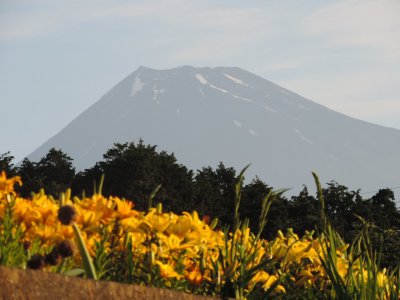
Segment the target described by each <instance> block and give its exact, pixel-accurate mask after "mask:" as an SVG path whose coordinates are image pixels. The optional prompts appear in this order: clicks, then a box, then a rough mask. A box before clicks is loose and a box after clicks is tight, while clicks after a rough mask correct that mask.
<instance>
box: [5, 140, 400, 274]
mask: <svg viewBox="0 0 400 300" xmlns="http://www.w3.org/2000/svg"><path fill="white" fill-rule="evenodd" d="M13 161H14V157H13V156H12V155H11V153H10V152H7V153H4V154H0V170H4V171H6V173H7V174H8V176H15V175H19V176H21V178H22V181H23V185H22V186H20V187H18V188H17V190H18V193H19V194H20V195H21V196H23V197H28V196H30V194H31V193H36V192H39V191H40V189H44V190H45V191H46V193H48V194H50V195H52V196H53V197H58V195H59V194H60V192H64V191H65V190H66V189H67V188H71V189H72V194H73V195H79V196H81V195H82V194H84V195H91V194H93V192H94V191H95V190H96V187H97V186H98V185H99V181H100V179H101V177H102V176H103V175H104V184H103V188H102V193H103V194H104V195H105V196H109V195H114V196H119V197H123V198H126V199H130V200H132V201H133V202H134V204H135V208H136V209H140V210H146V209H147V206H148V198H149V196H150V195H151V194H152V192H153V191H154V190H155V189H156V188H157V187H158V186H159V189H158V191H157V194H156V196H155V198H154V204H156V203H159V202H161V203H162V205H163V207H164V208H165V209H166V210H171V211H174V212H177V213H179V212H182V211H193V210H196V211H197V212H198V213H199V215H200V216H201V217H202V218H204V219H206V220H212V219H213V218H218V219H219V226H221V227H223V226H232V223H233V214H234V209H233V202H234V197H235V185H236V183H237V180H238V175H239V174H238V173H239V172H238V171H237V170H235V169H234V168H232V167H228V166H225V165H224V164H223V163H222V162H221V163H220V164H219V165H218V167H217V168H215V169H214V168H212V167H209V166H208V167H203V168H202V169H200V170H196V171H193V170H189V169H188V168H187V167H185V166H183V165H182V164H179V163H178V162H177V159H176V157H175V156H174V154H170V153H167V152H165V151H158V150H157V146H152V145H146V144H145V143H144V142H143V141H142V140H141V141H139V142H138V143H124V144H119V143H116V144H114V146H113V147H112V148H111V149H109V150H108V151H107V152H106V153H105V154H104V155H103V160H101V161H99V162H97V163H96V164H95V165H94V166H93V167H91V168H89V169H86V170H84V171H81V172H76V170H75V168H74V167H73V160H72V159H71V158H70V157H69V156H68V155H67V154H65V153H64V152H63V151H62V150H58V149H55V148H52V149H50V150H49V152H48V153H47V154H46V155H45V156H44V157H43V158H42V159H40V160H39V161H38V162H32V161H30V160H29V159H28V158H25V159H24V160H23V161H22V163H21V164H19V165H18V166H16V165H15V164H14V162H13ZM239 171H240V170H239ZM310 176H311V173H310ZM246 182H248V183H243V185H242V201H241V206H240V210H239V212H240V215H241V217H242V218H248V219H249V222H250V225H251V227H252V228H253V229H256V228H257V226H258V222H259V214H260V209H261V200H262V199H263V197H264V196H265V195H266V194H267V193H268V192H269V191H271V190H272V189H273V187H271V186H269V185H268V184H267V183H265V182H263V181H262V180H260V178H258V177H255V178H253V179H252V180H246ZM323 195H324V198H325V203H326V207H325V209H326V213H327V215H328V216H329V218H330V220H331V222H332V224H333V225H334V227H335V228H336V230H337V231H338V232H339V234H340V235H341V236H342V238H343V239H344V240H345V241H352V240H353V238H354V237H355V236H356V235H357V234H358V233H359V232H360V230H361V228H362V224H361V221H360V219H359V217H362V218H364V219H365V220H366V221H367V222H368V223H369V224H370V227H369V233H370V237H371V244H372V245H373V246H374V247H375V250H377V251H378V252H380V253H381V261H380V264H381V266H382V267H387V266H395V265H397V264H399V263H400V251H398V249H400V211H399V210H398V208H397V207H396V203H395V199H394V193H393V191H392V190H390V189H388V188H385V189H381V190H379V191H377V192H376V193H375V194H374V195H372V196H371V197H369V198H364V197H362V196H361V194H360V190H356V191H353V190H349V189H348V188H347V187H346V186H343V185H341V184H339V183H337V182H334V181H332V182H329V183H327V184H326V186H325V187H324V188H323ZM321 226H322V220H321V219H320V213H319V201H318V199H317V197H316V195H313V194H310V193H309V191H308V188H307V187H306V186H304V188H303V190H302V191H301V192H300V193H299V194H298V195H295V196H292V197H290V198H287V197H285V195H284V194H279V196H278V197H276V199H275V201H274V202H273V204H272V205H271V208H270V211H269V215H268V223H267V226H266V228H265V230H264V232H263V237H264V238H266V239H272V238H273V237H274V236H276V232H277V230H282V231H284V230H286V229H287V228H293V230H294V231H295V232H296V233H298V234H299V235H302V234H303V233H305V231H312V230H315V231H319V230H321Z"/></svg>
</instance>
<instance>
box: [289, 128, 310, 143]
mask: <svg viewBox="0 0 400 300" xmlns="http://www.w3.org/2000/svg"><path fill="white" fill-rule="evenodd" d="M294 132H296V134H297V135H298V136H299V137H300V138H301V139H302V140H303V141H305V142H307V143H309V144H314V142H313V141H312V140H310V139H308V138H306V137H305V136H304V135H303V134H302V133H301V131H300V130H299V129H297V128H296V129H295V130H294Z"/></svg>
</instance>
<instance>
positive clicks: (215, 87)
mask: <svg viewBox="0 0 400 300" xmlns="http://www.w3.org/2000/svg"><path fill="white" fill-rule="evenodd" d="M208 86H209V87H210V88H213V89H216V90H219V91H221V92H223V93H229V91H227V90H224V89H221V88H220V87H217V86H215V85H213V84H209V85H208Z"/></svg>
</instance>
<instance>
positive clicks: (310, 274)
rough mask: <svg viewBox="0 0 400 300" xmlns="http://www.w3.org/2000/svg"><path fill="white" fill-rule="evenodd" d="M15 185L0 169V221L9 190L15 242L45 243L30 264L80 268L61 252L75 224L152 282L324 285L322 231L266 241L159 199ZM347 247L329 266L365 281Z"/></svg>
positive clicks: (277, 288) (90, 244)
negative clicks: (137, 201)
mask: <svg viewBox="0 0 400 300" xmlns="http://www.w3.org/2000/svg"><path fill="white" fill-rule="evenodd" d="M16 183H19V184H21V181H20V179H19V178H18V177H15V178H11V179H7V178H6V175H5V174H4V173H2V174H1V176H0V220H1V219H2V216H3V215H4V211H5V207H6V205H7V203H8V202H9V201H10V198H11V197H10V196H8V195H11V196H12V198H13V199H14V204H13V207H12V216H13V219H14V220H15V224H17V225H16V226H18V227H19V229H20V230H21V231H22V240H21V242H22V243H24V244H25V245H28V246H27V248H28V250H29V245H33V244H38V247H39V248H40V249H43V250H42V252H43V253H42V254H41V255H39V256H38V255H36V256H35V255H33V256H32V257H31V260H30V263H28V266H30V265H32V266H35V268H36V267H37V268H42V267H44V268H46V266H48V267H47V268H48V269H49V268H51V266H52V265H55V264H57V263H58V262H59V260H60V259H61V258H65V257H69V256H73V258H72V260H73V265H74V266H75V267H76V266H79V265H80V264H81V262H82V258H81V257H80V255H79V252H78V251H72V250H71V248H72V247H71V246H69V248H68V249H67V250H69V252H68V251H67V252H68V254H65V255H64V254H63V253H64V252H65V251H66V250H65V249H64V248H65V247H64V246H65V245H72V244H74V243H75V242H74V240H75V235H74V230H73V228H72V226H71V224H72V223H73V224H75V225H76V226H77V227H78V228H79V230H80V232H81V234H82V237H83V240H84V243H85V245H86V248H87V250H88V252H89V254H90V256H91V257H92V258H93V259H94V260H96V259H98V260H99V258H98V257H96V255H98V254H99V251H100V250H99V249H100V247H102V251H103V254H104V255H106V256H107V255H108V256H112V255H114V256H113V257H115V253H129V254H130V255H124V256H123V257H124V259H126V257H128V259H129V260H130V261H125V262H126V263H127V264H128V265H129V264H132V265H135V266H138V265H139V267H138V268H135V270H137V271H135V272H137V273H138V274H139V275H140V276H139V275H138V276H136V277H135V276H131V278H141V279H140V280H148V281H151V282H150V283H154V281H158V282H162V283H163V284H162V285H163V286H166V287H179V286H183V287H184V289H186V290H189V291H195V292H196V291H197V292H204V293H210V294H223V293H224V287H227V286H229V285H231V286H233V287H238V286H239V287H243V291H244V294H246V295H247V294H251V293H252V292H254V291H255V290H257V289H258V290H260V291H272V292H273V293H276V294H279V293H286V292H287V288H288V287H291V286H295V287H297V288H303V289H318V290H321V291H322V290H323V291H326V290H329V289H330V284H331V281H330V278H329V274H328V272H327V270H326V265H327V264H326V263H324V260H325V259H326V255H327V249H328V248H329V241H328V240H327V239H326V238H324V236H320V237H318V238H314V237H313V235H312V234H306V235H305V236H304V237H301V238H300V237H299V236H298V235H296V234H295V233H294V232H293V231H292V230H288V231H287V233H286V234H283V233H282V232H281V231H279V232H278V234H277V237H276V238H275V239H274V240H272V241H267V240H264V239H260V238H258V237H257V236H255V235H254V234H252V233H251V231H250V229H249V227H248V226H246V224H244V225H242V226H240V228H238V229H237V230H236V231H235V232H227V231H222V230H216V229H215V227H216V222H215V221H214V222H209V221H208V220H206V219H204V220H203V219H201V218H200V217H199V216H198V214H197V212H195V211H194V212H192V213H188V212H183V213H182V214H175V213H172V212H163V211H162V207H161V205H160V204H159V205H157V207H155V208H150V209H149V210H148V211H146V212H142V211H137V210H135V209H134V204H133V202H131V201H128V200H124V199H120V198H118V197H108V198H106V197H104V196H102V195H100V194H95V195H93V196H92V197H86V198H82V199H80V198H77V197H74V198H71V197H70V196H69V195H70V193H68V192H67V193H66V194H64V195H62V197H60V200H55V199H54V198H52V197H51V196H48V195H46V194H45V193H44V192H43V191H41V192H40V193H37V194H35V195H33V196H32V198H30V199H25V198H20V197H18V196H17V195H16V194H15V192H14V189H13V186H14V184H16ZM1 231H2V228H1V223H0V232H1ZM105 236H108V237H110V236H111V237H112V238H108V239H105ZM347 247H348V245H345V244H343V245H342V246H341V247H338V248H337V249H336V250H335V257H334V261H335V268H336V270H335V272H336V273H337V274H338V275H339V276H340V277H341V278H342V279H343V280H347V276H348V274H349V273H351V274H352V275H351V276H356V277H357V276H361V277H362V280H367V279H368V276H370V274H368V272H366V270H365V269H363V268H359V269H357V266H356V265H351V264H350V263H349V260H348V254H347ZM349 268H352V272H349ZM49 270H50V269H49ZM132 272H133V271H132ZM128 273H129V272H128ZM377 280H378V285H379V286H380V287H386V286H387V285H388V284H390V283H389V280H388V277H387V276H386V274H385V272H384V271H383V272H380V273H379V275H378V278H377ZM158 285H159V286H160V284H158ZM285 287H286V288H285ZM225 289H226V288H225ZM230 296H232V295H230ZM241 296H243V294H241Z"/></svg>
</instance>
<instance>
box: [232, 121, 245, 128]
mask: <svg viewBox="0 0 400 300" xmlns="http://www.w3.org/2000/svg"><path fill="white" fill-rule="evenodd" d="M233 124H235V125H236V126H237V127H242V126H243V124H242V123H240V122H239V121H236V120H234V121H233Z"/></svg>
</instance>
